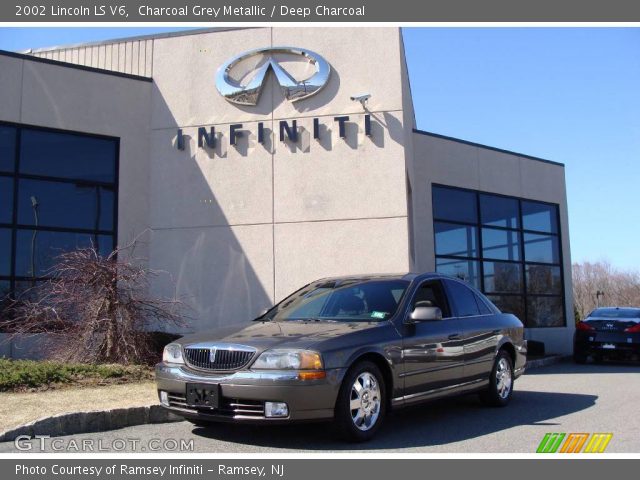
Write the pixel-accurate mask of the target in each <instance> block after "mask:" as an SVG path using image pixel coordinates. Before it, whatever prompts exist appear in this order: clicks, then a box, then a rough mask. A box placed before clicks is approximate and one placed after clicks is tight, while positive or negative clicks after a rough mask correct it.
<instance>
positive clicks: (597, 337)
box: [573, 332, 640, 356]
mask: <svg viewBox="0 0 640 480" xmlns="http://www.w3.org/2000/svg"><path fill="white" fill-rule="evenodd" d="M573 345H574V352H579V353H581V354H584V355H593V354H598V355H608V356H632V355H638V356H640V334H638V333H624V332H576V334H575V336H574V343H573Z"/></svg>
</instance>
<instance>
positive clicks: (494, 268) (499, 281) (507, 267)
mask: <svg viewBox="0 0 640 480" xmlns="http://www.w3.org/2000/svg"><path fill="white" fill-rule="evenodd" d="M483 267H484V268H483V270H484V291H485V292H487V293H521V292H522V266H521V265H520V264H519V263H504V262H484V264H483Z"/></svg>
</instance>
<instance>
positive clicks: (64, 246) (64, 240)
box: [16, 230, 113, 277]
mask: <svg viewBox="0 0 640 480" xmlns="http://www.w3.org/2000/svg"><path fill="white" fill-rule="evenodd" d="M34 234H35V235H34ZM92 244H93V245H94V246H95V247H96V248H97V249H98V251H99V252H100V254H101V255H108V254H109V253H111V251H112V249H113V237H112V236H110V235H98V236H93V235H90V234H86V233H74V232H49V231H35V230H18V235H17V245H16V275H18V276H23V277H31V276H32V275H33V274H32V270H33V269H32V263H33V266H34V269H35V276H43V275H46V274H47V271H48V270H49V269H50V268H51V267H52V266H53V265H54V264H55V261H56V257H58V256H59V255H60V254H61V253H63V252H66V251H70V250H75V249H78V248H86V247H90V246H91V245H92Z"/></svg>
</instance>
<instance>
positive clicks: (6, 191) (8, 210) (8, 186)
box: [0, 177, 13, 223]
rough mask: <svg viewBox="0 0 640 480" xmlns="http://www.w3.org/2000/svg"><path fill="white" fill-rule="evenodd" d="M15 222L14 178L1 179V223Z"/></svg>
mask: <svg viewBox="0 0 640 480" xmlns="http://www.w3.org/2000/svg"><path fill="white" fill-rule="evenodd" d="M11 222H13V178H11V177H0V223H11Z"/></svg>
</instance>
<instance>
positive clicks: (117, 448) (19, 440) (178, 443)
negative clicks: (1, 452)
mask: <svg viewBox="0 0 640 480" xmlns="http://www.w3.org/2000/svg"><path fill="white" fill-rule="evenodd" d="M13 443H14V445H15V447H16V449H17V450H20V451H22V452H29V451H38V452H159V451H162V452H193V439H188V440H187V439H184V438H179V439H177V438H151V439H144V440H142V439H139V438H114V439H110V440H106V439H103V438H95V439H94V438H83V439H74V438H60V437H59V438H51V436H49V435H35V436H33V437H31V436H29V435H20V436H18V437H16V439H15V440H14V442H13Z"/></svg>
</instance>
